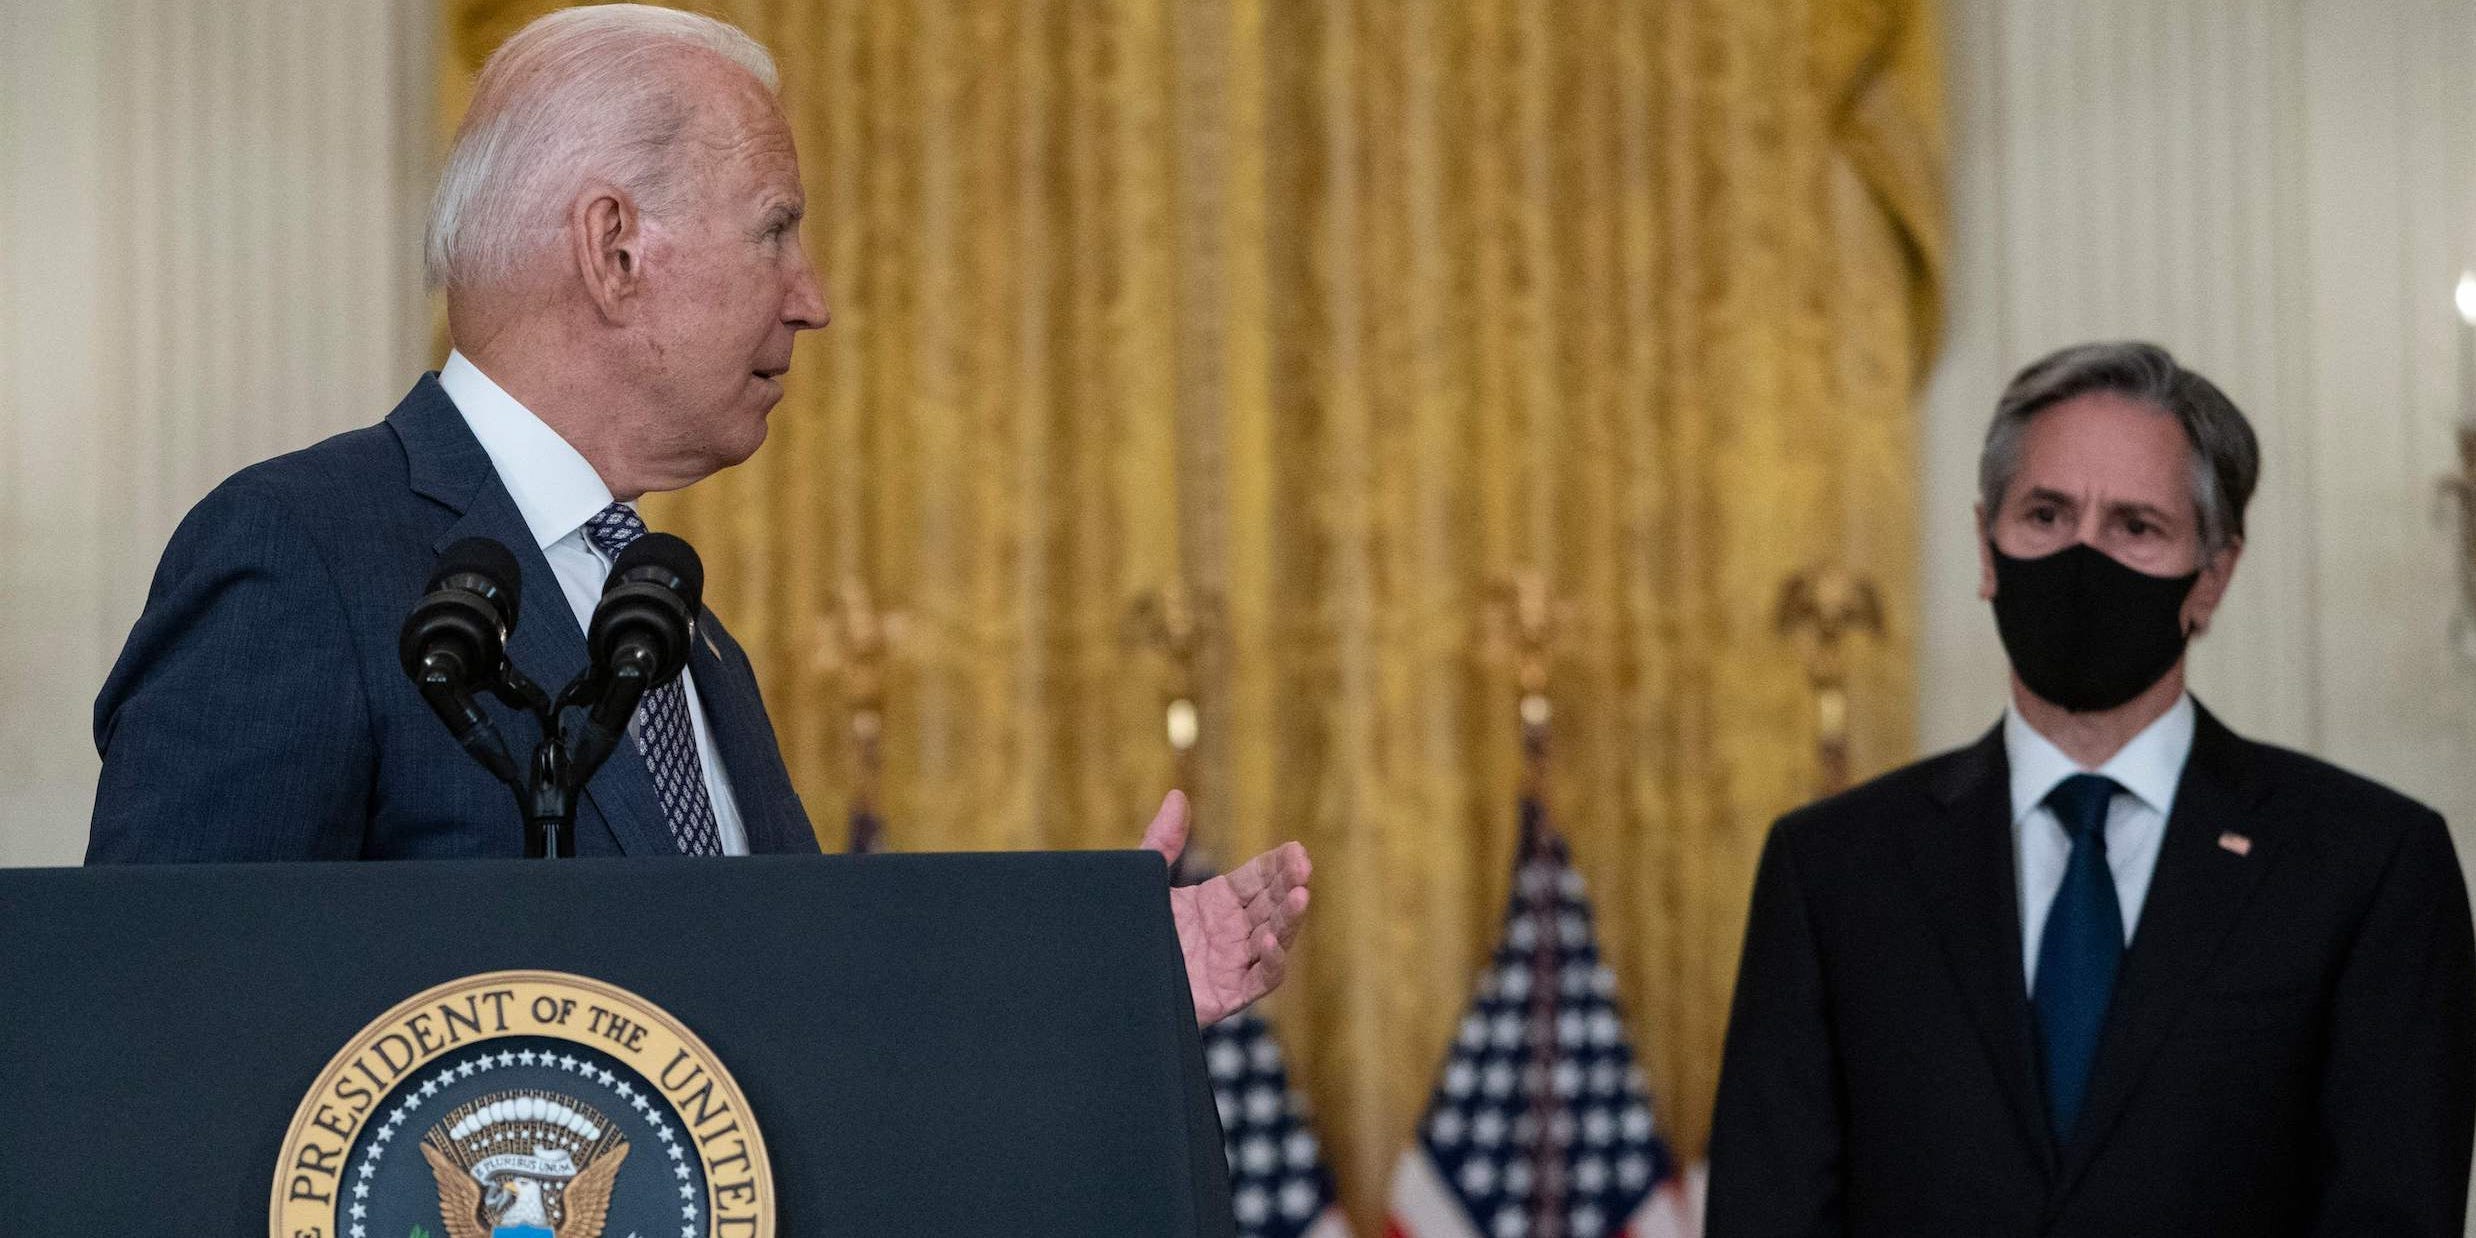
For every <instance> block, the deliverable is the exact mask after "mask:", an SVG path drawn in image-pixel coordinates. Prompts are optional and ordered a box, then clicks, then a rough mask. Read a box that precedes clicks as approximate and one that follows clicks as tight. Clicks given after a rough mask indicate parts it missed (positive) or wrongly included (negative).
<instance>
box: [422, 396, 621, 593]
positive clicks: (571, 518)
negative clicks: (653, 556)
mask: <svg viewBox="0 0 2476 1238" xmlns="http://www.w3.org/2000/svg"><path fill="white" fill-rule="evenodd" d="M438 385H439V386H440V387H441V388H443V389H445V391H446V392H447V398H448V399H450V400H453V401H455V405H456V411H457V412H459V413H462V414H463V415H464V424H465V425H466V427H468V428H470V429H471V430H472V431H473V437H474V438H477V439H480V440H481V449H482V450H483V451H484V452H486V453H488V454H489V456H490V466H491V467H492V468H495V469H497V470H498V473H499V480H500V481H501V482H503V483H505V484H506V486H507V493H508V495H509V497H511V498H513V499H515V500H516V510H517V511H518V512H520V513H522V514H523V515H524V524H525V528H526V529H527V530H529V531H530V532H531V533H532V534H533V540H534V542H535V543H536V544H537V545H538V546H539V547H540V548H541V549H543V550H548V549H550V547H551V544H552V543H554V542H557V541H558V540H560V539H561V538H564V537H566V536H568V535H569V534H571V533H574V532H575V531H577V530H578V529H581V528H583V527H584V524H585V521H587V520H590V519H592V518H593V517H594V515H595V514H596V513H599V512H600V511H601V510H602V509H603V508H605V507H608V506H610V503H611V494H610V487H609V486H607V485H605V484H603V482H602V475H601V474H599V473H596V472H594V471H593V465H592V464H590V463H588V462H587V461H586V460H585V458H584V457H583V456H582V455H580V454H578V453H577V451H576V449H575V448H574V447H572V446H569V445H568V441H567V440H566V439H563V438H561V437H559V432H558V431H556V430H553V429H551V428H550V427H549V426H548V425H547V424H545V423H544V422H543V421H542V419H541V418H539V417H536V416H534V415H533V410H531V409H529V408H526V407H525V406H524V405H522V404H520V403H518V402H517V401H516V397H514V396H512V395H509V394H507V392H506V390H505V389H504V388H502V387H500V386H499V385H498V384H497V383H495V382H492V381H490V376H489V375H487V374H484V373H482V372H481V370H480V368H479V367H477V366H475V365H474V364H473V363H472V362H471V361H469V360H466V359H465V356H464V354H463V353H461V352H450V353H448V354H447V364H446V365H443V366H441V367H439V372H438ZM631 506H633V504H631Z"/></svg>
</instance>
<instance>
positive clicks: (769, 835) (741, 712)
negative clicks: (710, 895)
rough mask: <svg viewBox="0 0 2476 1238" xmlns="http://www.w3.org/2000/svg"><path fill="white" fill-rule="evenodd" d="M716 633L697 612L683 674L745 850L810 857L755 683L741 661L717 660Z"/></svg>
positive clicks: (715, 623) (711, 621)
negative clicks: (708, 732) (707, 731)
mask: <svg viewBox="0 0 2476 1238" xmlns="http://www.w3.org/2000/svg"><path fill="white" fill-rule="evenodd" d="M717 634H719V635H720V637H721V639H723V640H728V639H729V634H728V633H726V632H723V630H722V623H721V621H720V620H718V619H716V618H714V613H713V612H712V611H710V610H708V611H705V612H703V613H702V614H701V615H700V616H699V617H698V619H697V635H696V639H695V640H694V641H693V642H691V643H690V646H689V649H688V671H689V673H690V674H692V675H694V676H695V677H696V695H697V699H698V701H699V703H701V704H702V705H703V706H704V707H705V722H706V725H707V726H710V727H711V728H713V737H714V751H715V753H716V754H717V755H719V756H720V757H721V758H722V769H723V772H724V773H725V774H726V775H727V776H728V778H729V780H730V785H731V801H732V803H733V804H735V805H737V806H738V808H739V820H740V826H741V827H742V828H743V829H745V830H746V831H747V833H748V850H749V851H750V853H752V854H756V855H774V854H781V853H784V852H793V853H803V854H813V853H815V852H816V851H817V850H818V847H817V835H816V832H815V831H814V830H812V829H811V828H809V824H808V817H807V814H805V813H803V812H801V811H799V810H798V808H797V805H798V803H799V800H798V797H797V796H796V795H795V794H794V793H793V791H792V788H791V781H790V775H789V773H788V772H787V771H785V770H784V769H783V767H782V754H781V748H780V746H779V744H778V743H777V741H776V740H775V738H774V728H773V726H772V724H771V723H769V722H767V721H766V719H765V704H764V702H763V701H762V700H761V699H759V697H758V695H757V686H756V682H755V680H754V679H753V678H752V677H751V676H750V675H749V674H748V673H746V672H745V671H744V670H743V669H742V668H744V667H745V666H746V662H745V661H744V660H736V659H734V660H725V659H724V658H723V657H722V650H721V647H720V645H718V644H717V643H716V636H717ZM734 649H736V646H734Z"/></svg>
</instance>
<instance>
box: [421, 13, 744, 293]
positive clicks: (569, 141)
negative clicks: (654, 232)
mask: <svg viewBox="0 0 2476 1238" xmlns="http://www.w3.org/2000/svg"><path fill="white" fill-rule="evenodd" d="M682 51H688V52H699V51H702V52H710V53H714V54H717V55H720V56H722V57H724V58H725V59H727V60H729V61H731V62H732V63H734V64H737V65H739V66H740V67H741V68H744V69H746V70H748V72H750V73H752V74H754V75H755V76H756V79H757V80H758V81H759V82H761V83H763V84H764V86H765V89H766V90H767V91H769V92H771V91H776V90H779V89H780V85H781V82H780V78H779V76H778V75H777V74H776V73H775V70H774V58H773V56H772V55H771V54H769V53H767V51H766V50H765V47H764V45H763V44H761V43H758V42H757V41H756V40H755V39H752V38H750V37H748V35H747V33H746V32H745V31H742V30H741V29H740V28H739V27H737V26H733V25H731V24H729V23H728V22H723V21H718V20H716V19H714V18H711V17H705V16H702V15H700V14H696V13H683V12H680V11H679V10H676V9H665V8H657V7H655V6H653V5H649V4H604V5H592V6H588V7H583V8H573V9H562V10H560V11H558V12H555V13H551V14H549V15H548V16H545V17H542V18H540V19H539V20H536V21H535V22H533V23H532V24H531V25H528V26H526V27H525V28H524V29H522V30H519V31H517V32H516V34H515V36H514V37H512V38H510V39H508V40H507V42H505V43H503V44H501V45H500V46H499V49H498V50H497V51H495V52H492V53H491V54H490V59H489V61H488V62H487V63H485V64H484V65H482V69H481V77H480V78H479V80H477V81H476V82H475V83H474V86H473V103H472V107H471V108H470V109H469V110H468V111H467V112H466V113H465V118H464V123H463V124H462V125H461V126H459V127H458V128H457V130H456V141H455V146H454V147H453V148H452V149H451V150H449V151H448V154H447V167H446V170H445V171H444V172H442V173H440V175H439V183H438V195H437V197H436V198H434V199H432V201H431V205H430V230H429V236H428V238H427V240H426V242H425V244H424V247H423V260H424V265H425V267H426V269H427V275H428V279H429V284H430V287H432V288H459V287H472V286H476V285H482V284H487V283H490V282H492V281H495V280H499V279H503V278H505V277H507V276H509V275H511V274H513V273H514V272H515V271H516V270H517V268H518V267H519V266H520V265H521V264H522V262H523V260H524V259H525V258H526V257H527V256H528V253H529V251H530V250H531V249H532V248H533V247H535V246H538V245H540V244H543V243H545V242H547V241H548V240H550V239H551V238H552V237H555V236H556V235H557V234H558V231H559V228H560V225H561V223H562V220H561V218H560V215H561V212H563V211H564V210H565V208H566V206H567V204H568V202H569V200H570V199H571V198H572V197H573V195H574V193H575V192H576V189H577V188H578V187H579V186H580V185H582V184H583V183H584V182H585V181H586V180H588V179H601V180H607V181H609V182H610V183H612V184H614V185H617V186H619V187H620V188H622V189H624V190H626V191H627V192H628V193H629V194H631V195H632V196H634V197H635V199H636V203H637V207H638V209H640V210H643V211H645V212H647V213H649V214H653V215H657V216H658V215H661V214H662V213H664V212H665V211H667V210H670V209H672V208H673V207H675V206H676V205H677V201H676V199H677V197H678V195H679V192H680V190H681V189H682V188H683V186H682V185H681V184H680V183H679V182H680V177H679V176H678V171H679V169H678V161H677V160H676V159H674V158H673V157H672V149H671V148H672V147H673V145H674V144H675V143H676V142H677V141H678V139H679V137H680V135H681V134H682V133H683V132H684V131H685V130H686V129H687V128H688V122H689V120H690V119H691V118H692V116H693V114H694V106H693V104H692V102H691V101H690V100H688V99H684V98H682V97H680V94H679V92H678V91H677V90H676V89H675V81H674V79H672V78H671V77H670V76H668V75H667V74H665V73H664V72H662V71H661V68H660V62H661V61H662V60H663V59H664V58H666V57H671V56H676V55H677V54H678V53H680V52H682Z"/></svg>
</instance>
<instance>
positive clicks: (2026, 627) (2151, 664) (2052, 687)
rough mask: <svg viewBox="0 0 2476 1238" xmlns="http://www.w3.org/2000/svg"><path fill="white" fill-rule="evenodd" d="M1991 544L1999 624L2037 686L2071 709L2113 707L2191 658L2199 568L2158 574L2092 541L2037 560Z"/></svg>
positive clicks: (2018, 666) (2018, 667) (2015, 665)
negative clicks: (2187, 617) (2190, 622)
mask: <svg viewBox="0 0 2476 1238" xmlns="http://www.w3.org/2000/svg"><path fill="white" fill-rule="evenodd" d="M1987 550H1988V551H1989V552H1990V553H1992V554H1993V555H1994V562H1995V628H1996V629H1997V630H1998V631H2000V632H2002V633H2003V651H2004V652H2005V653H2008V654H2010V655H2011V657H2012V669H2013V670H2014V671H2017V672H2019V674H2020V681H2021V682H2022V683H2025V684H2027V685H2029V690H2030V691H2031V692H2035V693H2037V694H2038V695H2039V696H2041V697H2044V698H2045V699H2047V700H2049V701H2052V702H2054V703H2055V704H2057V705H2061V706H2063V707H2064V708H2065V709H2068V710H2071V711H2072V712H2073V713H2090V712H2093V711H2097V710H2106V709H2113V708H2115V707H2116V706H2118V705H2121V704H2123V703H2125V702H2127V701H2129V700H2131V699H2132V698H2133V697H2136V696H2139V695H2140V694H2141V693H2143V692H2146V691H2148V690H2149V688H2150V685H2152V684H2155V683H2157V682H2158V681H2159V680H2160V679H2162V678H2164V677H2165V676H2166V673H2167V672H2168V671H2170V670H2173V669H2174V667H2175V663H2176V661H2177V660H2178V659H2180V658H2182V657H2183V656H2184V641H2185V639H2186V633H2185V632H2184V615H2183V611H2184V599H2185V598H2188V597H2190V596H2192V587H2193V586H2194V585H2195V584H2198V583H2199V582H2200V580H2201V574H2200V573H2199V572H2194V573H2193V574H2191V575H2189V576H2152V575H2150V574H2149V573H2147V572H2143V571H2139V570H2136V569H2134V568H2129V567H2126V566H2124V565H2123V564H2121V563H2118V562H2116V561H2115V559H2114V558H2113V557H2112V556H2110V555H2108V554H2107V553H2106V552H2104V551H2102V550H2099V549H2097V548H2096V547H2094V546H2091V545H2089V544H2088V543H2087V542H2075V543H2073V545H2072V546H2071V547H2070V548H2068V549H2065V550H2059V551H2057V552H2055V553H2054V554H2050V555H2047V556H2045V557H2043V558H2037V559H2015V558H2012V557H2011V556H2009V555H2006V554H2004V553H2003V552H2002V551H2000V550H1996V549H1995V548H1994V545H1993V543H1991V542H1990V543H1988V544H1987Z"/></svg>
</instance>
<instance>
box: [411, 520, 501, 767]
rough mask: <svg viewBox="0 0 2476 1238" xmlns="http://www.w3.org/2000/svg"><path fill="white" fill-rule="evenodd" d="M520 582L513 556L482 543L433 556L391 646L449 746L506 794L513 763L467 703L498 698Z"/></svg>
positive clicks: (485, 718)
mask: <svg viewBox="0 0 2476 1238" xmlns="http://www.w3.org/2000/svg"><path fill="white" fill-rule="evenodd" d="M521 580H522V575H521V572H520V570H519V569H518V568H517V566H516V556H515V555H514V554H512V553H510V552H509V551H508V549H507V547H505V546H502V545H500V544H498V543H497V542H494V541H491V540H490V539H488V538H484V537H468V538H465V539H464V540H462V541H460V542H457V543H455V544H454V545H452V546H449V547H448V548H447V551H446V553H445V554H442V555H440V556H439V562H438V568H437V570H436V571H433V572H432V573H431V574H430V583H429V584H428V585H427V586H426V587H425V589H424V591H423V593H422V598H421V601H419V602H418V603H416V604H415V605H414V606H413V613H412V614H410V615H408V616H406V617H405V620H404V630H403V633H402V634H401V636H400V637H399V638H398V639H397V642H396V651H397V655H398V656H399V657H400V658H401V659H402V661H403V664H404V674H405V675H406V677H408V678H410V679H411V680H412V681H413V686H414V687H416V688H418V689H419V690H420V692H421V699H422V700H424V701H426V702H428V703H429V706H430V711H431V712H432V713H435V714H437V715H438V718H439V721H440V722H443V723H445V724H446V725H447V730H448V732H449V733H450V734H452V735H454V736H455V737H456V742H457V743H459V744H461V745H463V746H464V750H465V751H466V752H469V753H471V754H472V755H473V757H474V759H475V760H478V761H480V762H481V763H482V764H483V765H484V766H486V767H488V768H489V770H490V772H491V773H492V774H494V775H497V776H498V778H499V780H500V781H502V782H505V783H507V784H508V785H509V786H511V787H515V786H518V785H520V784H519V782H518V777H519V775H518V773H517V771H516V763H515V759H514V758H513V757H511V756H509V755H508V752H507V744H506V742H505V741H504V740H502V739H500V737H499V732H498V728H497V727H496V726H495V725H493V724H492V723H491V721H490V716H489V715H488V714H486V713H483V712H482V710H481V707H480V706H478V705H475V704H474V703H473V694H474V692H475V691H476V690H480V689H489V690H491V691H494V692H502V693H504V687H503V685H504V684H505V683H506V681H507V677H506V675H505V673H504V672H505V671H506V669H507V666H506V663H507V635H508V633H510V632H512V631H514V630H515V627H516V614H517V598H518V596H519V584H520V582H521Z"/></svg>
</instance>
